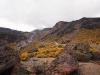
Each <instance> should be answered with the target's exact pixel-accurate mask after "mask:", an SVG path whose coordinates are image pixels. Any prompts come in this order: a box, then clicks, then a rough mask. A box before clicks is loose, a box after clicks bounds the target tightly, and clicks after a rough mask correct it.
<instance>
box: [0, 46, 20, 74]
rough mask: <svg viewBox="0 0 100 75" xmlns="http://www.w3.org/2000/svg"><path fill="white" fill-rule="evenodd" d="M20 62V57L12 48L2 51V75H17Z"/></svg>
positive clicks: (7, 47)
mask: <svg viewBox="0 0 100 75" xmlns="http://www.w3.org/2000/svg"><path fill="white" fill-rule="evenodd" d="M19 62H20V58H19V55H18V54H17V53H16V52H15V51H14V50H13V49H12V48H11V47H9V46H8V45H7V46H4V47H3V48H1V49H0V75H15V73H16V71H17V67H18V64H19Z"/></svg>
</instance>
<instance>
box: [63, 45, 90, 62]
mask: <svg viewBox="0 0 100 75" xmlns="http://www.w3.org/2000/svg"><path fill="white" fill-rule="evenodd" d="M89 49H90V45H89V44H88V43H69V44H68V45H66V47H65V48H64V52H66V53H68V54H71V55H73V56H74V57H75V58H76V59H77V60H78V61H88V60H90V59H91V56H92V55H91V53H90V52H89Z"/></svg>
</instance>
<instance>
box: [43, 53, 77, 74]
mask: <svg viewBox="0 0 100 75" xmlns="http://www.w3.org/2000/svg"><path fill="white" fill-rule="evenodd" d="M78 66H79V65H78V62H77V61H76V59H75V58H74V57H73V56H72V55H70V54H67V53H64V52H62V53H61V54H60V55H59V56H58V57H57V58H55V59H54V60H53V61H52V62H51V63H50V67H48V68H46V69H45V70H44V71H43V75H69V74H71V73H72V72H74V71H75V70H77V69H78Z"/></svg>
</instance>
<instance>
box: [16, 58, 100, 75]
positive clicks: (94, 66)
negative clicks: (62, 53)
mask: <svg viewBox="0 0 100 75" xmlns="http://www.w3.org/2000/svg"><path fill="white" fill-rule="evenodd" d="M54 59H55V58H34V57H33V58H29V59H28V60H27V61H23V62H21V67H22V68H21V69H20V71H19V72H18V73H17V75H32V74H33V71H34V70H33V69H34V68H33V67H34V61H33V60H36V61H35V66H36V67H37V66H39V65H44V63H46V62H47V65H48V66H49V65H50V63H51V61H53V60H54ZM42 69H43V68H42ZM75 75H100V61H90V62H79V69H78V74H75Z"/></svg>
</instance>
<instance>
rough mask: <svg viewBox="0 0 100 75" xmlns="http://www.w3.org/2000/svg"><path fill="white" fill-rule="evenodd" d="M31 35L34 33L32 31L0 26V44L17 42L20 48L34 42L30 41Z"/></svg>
mask: <svg viewBox="0 0 100 75" xmlns="http://www.w3.org/2000/svg"><path fill="white" fill-rule="evenodd" d="M31 36H32V33H30V32H22V31H17V30H12V29H10V28H3V27H0V42H1V43H0V46H2V45H4V44H8V43H15V44H16V45H17V47H18V49H20V48H21V47H24V46H26V45H28V44H29V43H31V42H32V41H31V42H30V38H31Z"/></svg>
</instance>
